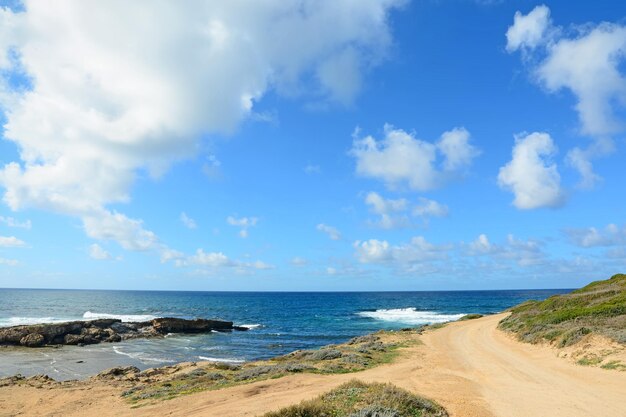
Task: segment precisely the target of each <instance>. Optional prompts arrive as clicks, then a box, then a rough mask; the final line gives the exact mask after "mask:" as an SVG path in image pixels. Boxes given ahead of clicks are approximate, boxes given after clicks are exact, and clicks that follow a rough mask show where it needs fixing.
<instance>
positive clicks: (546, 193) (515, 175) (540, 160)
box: [498, 132, 564, 210]
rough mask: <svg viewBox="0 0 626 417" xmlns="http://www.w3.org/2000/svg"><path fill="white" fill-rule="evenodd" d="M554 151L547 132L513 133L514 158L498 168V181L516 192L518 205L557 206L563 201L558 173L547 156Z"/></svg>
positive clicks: (529, 207)
mask: <svg viewBox="0 0 626 417" xmlns="http://www.w3.org/2000/svg"><path fill="white" fill-rule="evenodd" d="M556 152H557V149H556V146H555V145H554V143H553V141H552V138H551V137H550V135H548V134H547V133H540V132H535V133H531V134H528V135H525V136H524V135H518V136H516V137H515V146H514V147H513V152H512V153H513V159H512V160H511V161H510V162H509V163H508V164H506V165H505V166H503V167H502V168H500V173H499V174H498V184H499V185H500V187H502V188H504V189H509V190H511V191H512V192H513V194H514V195H515V199H514V200H513V205H514V206H515V207H517V208H519V209H524V210H527V209H535V208H539V207H558V206H560V205H561V204H562V203H563V201H564V193H563V191H562V190H561V176H560V175H559V172H558V170H557V166H556V164H554V163H550V158H551V157H552V156H553V155H554V154H555V153H556Z"/></svg>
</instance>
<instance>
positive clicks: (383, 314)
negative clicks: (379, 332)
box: [357, 307, 465, 325]
mask: <svg viewBox="0 0 626 417" xmlns="http://www.w3.org/2000/svg"><path fill="white" fill-rule="evenodd" d="M357 315H359V316H361V317H367V318H371V319H374V320H381V321H389V322H395V323H404V324H410V325H420V324H432V323H445V322H447V321H454V320H458V319H460V318H461V317H463V316H464V315H465V314H441V313H437V312H435V311H419V310H417V309H416V308H414V307H411V308H394V309H389V310H386V309H381V310H376V311H361V312H359V313H357Z"/></svg>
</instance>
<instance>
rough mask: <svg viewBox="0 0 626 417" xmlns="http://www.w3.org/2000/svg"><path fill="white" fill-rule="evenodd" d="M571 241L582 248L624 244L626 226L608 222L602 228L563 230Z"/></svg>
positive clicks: (625, 243)
mask: <svg viewBox="0 0 626 417" xmlns="http://www.w3.org/2000/svg"><path fill="white" fill-rule="evenodd" d="M565 233H566V234H567V235H568V236H569V239H570V241H571V242H572V243H574V244H575V245H577V246H580V247H583V248H590V247H597V246H620V245H626V226H621V227H620V226H618V225H616V224H609V225H607V226H606V227H605V228H603V229H597V228H595V227H589V228H578V229H576V228H573V229H567V230H565Z"/></svg>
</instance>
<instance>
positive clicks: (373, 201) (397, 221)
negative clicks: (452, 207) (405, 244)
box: [365, 191, 448, 229]
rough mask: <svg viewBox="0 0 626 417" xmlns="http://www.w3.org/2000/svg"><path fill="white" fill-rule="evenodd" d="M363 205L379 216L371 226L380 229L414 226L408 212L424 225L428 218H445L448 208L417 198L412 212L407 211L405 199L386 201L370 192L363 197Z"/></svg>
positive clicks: (407, 202) (409, 204) (407, 204)
mask: <svg viewBox="0 0 626 417" xmlns="http://www.w3.org/2000/svg"><path fill="white" fill-rule="evenodd" d="M365 204H367V205H368V206H370V211H371V212H373V213H375V214H377V215H379V216H380V217H379V219H378V221H376V222H375V223H373V224H374V225H375V226H377V227H380V228H382V229H394V228H403V227H412V226H416V224H414V222H413V221H412V220H411V218H409V216H408V215H407V212H409V211H410V214H411V215H412V216H413V217H419V218H421V219H422V220H423V221H424V223H426V224H427V222H428V219H429V218H430V217H445V216H447V215H448V207H447V206H446V205H444V204H441V203H439V202H437V201H434V200H429V199H428V198H425V197H419V199H418V203H417V204H416V205H415V206H414V207H413V209H412V210H409V209H410V207H411V203H410V202H409V201H408V200H407V199H405V198H399V199H386V198H384V197H383V196H381V195H380V194H378V193H376V192H373V191H372V192H369V193H367V195H366V196H365Z"/></svg>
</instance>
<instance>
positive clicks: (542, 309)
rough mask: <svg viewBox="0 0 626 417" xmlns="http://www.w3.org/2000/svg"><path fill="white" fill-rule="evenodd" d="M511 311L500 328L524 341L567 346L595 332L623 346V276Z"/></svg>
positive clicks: (625, 317) (625, 324) (625, 307)
mask: <svg viewBox="0 0 626 417" xmlns="http://www.w3.org/2000/svg"><path fill="white" fill-rule="evenodd" d="M510 311H511V315H510V316H509V317H507V318H506V319H504V320H502V321H501V322H500V325H499V327H500V328H502V329H504V330H507V331H510V332H513V333H515V334H517V336H518V338H519V339H520V340H522V341H525V342H530V343H539V342H542V341H548V342H550V343H554V344H556V345H557V346H559V347H566V346H571V345H574V344H576V343H577V342H578V341H580V340H581V339H582V338H583V337H585V336H586V335H588V334H591V333H594V334H600V335H603V336H606V337H608V338H610V339H612V340H614V341H616V342H618V343H624V344H626V275H624V274H617V275H614V276H613V277H612V278H611V279H608V280H604V281H596V282H592V283H591V284H589V285H587V286H585V287H583V288H581V289H579V290H576V291H573V292H571V293H570V294H565V295H556V296H553V297H550V298H548V299H547V300H544V301H527V302H525V303H522V304H520V305H518V306H516V307H513V308H512V309H511V310H510Z"/></svg>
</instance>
